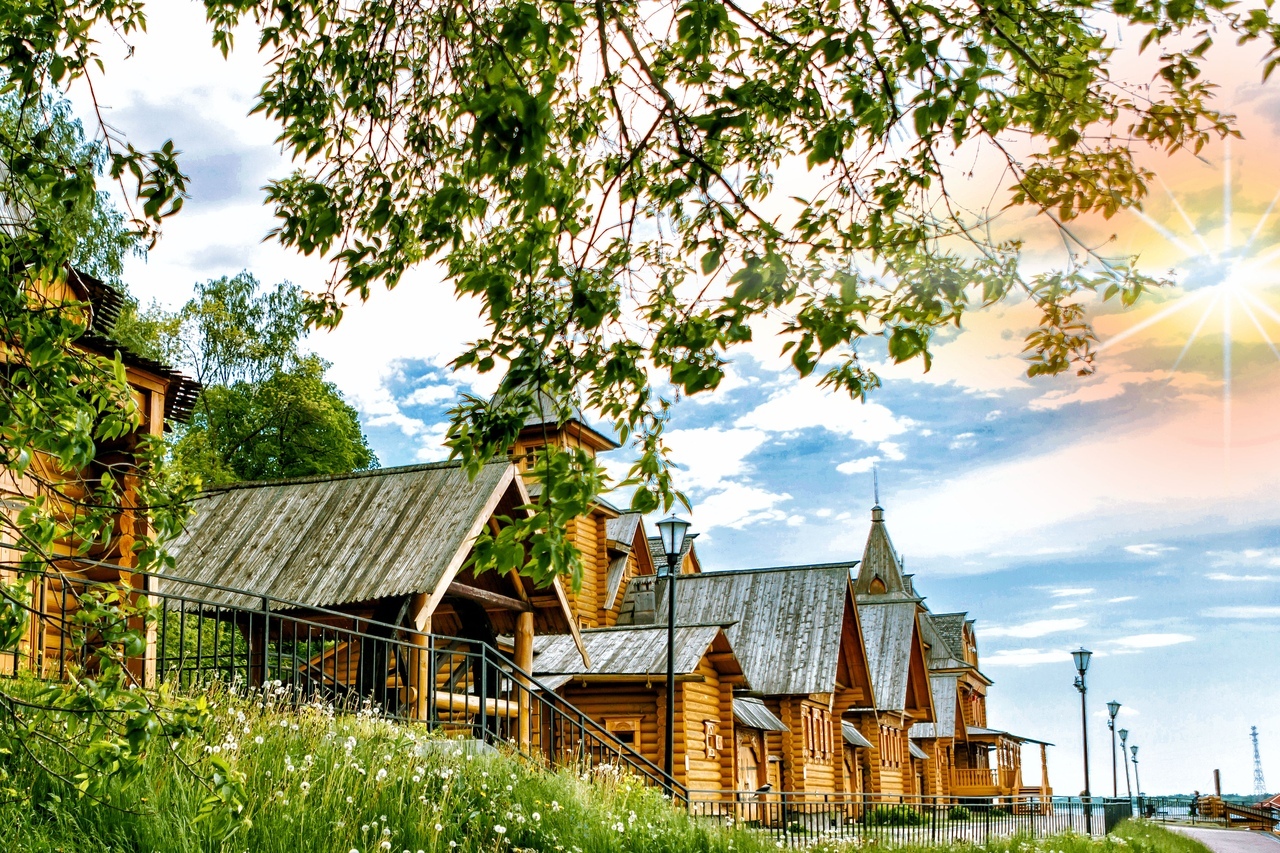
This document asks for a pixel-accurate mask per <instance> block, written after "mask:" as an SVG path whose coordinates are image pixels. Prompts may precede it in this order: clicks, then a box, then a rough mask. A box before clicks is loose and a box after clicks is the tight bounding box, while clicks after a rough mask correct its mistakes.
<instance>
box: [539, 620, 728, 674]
mask: <svg viewBox="0 0 1280 853" xmlns="http://www.w3.org/2000/svg"><path fill="white" fill-rule="evenodd" d="M582 642H583V645H584V646H585V647H586V649H587V654H588V656H589V657H590V658H591V666H590V667H587V668H584V667H583V665H582V656H581V655H580V654H579V652H578V647H577V646H576V645H575V644H574V641H573V638H572V637H568V636H559V637H539V638H537V639H536V640H535V649H536V653H535V656H534V659H533V674H534V675H535V676H537V677H538V678H539V679H540V680H542V681H544V682H545V683H547V684H548V685H549V686H558V685H559V684H563V683H564V681H565V680H567V679H562V678H556V676H580V675H581V676H588V677H589V676H592V675H608V676H628V675H633V676H637V677H642V676H643V677H652V678H654V679H655V680H660V679H662V678H665V677H666V672H667V629H666V627H648V626H643V627H642V626H629V627H625V628H589V629H587V630H585V631H583V632H582ZM675 647H676V655H675V672H676V674H678V675H687V674H689V673H691V672H693V671H694V670H696V669H697V668H698V665H699V664H700V663H701V662H702V658H703V656H704V655H705V654H707V652H708V651H710V650H712V649H713V648H714V650H715V651H723V652H731V651H732V648H731V644H730V643H729V641H728V639H726V638H725V636H724V632H723V630H722V629H721V627H720V626H719V625H689V626H684V625H681V626H677V627H676V636H675ZM720 660H721V664H720V665H721V666H722V667H725V666H727V667H728V671H729V672H730V673H732V674H735V675H736V674H737V673H738V672H740V671H741V670H740V669H739V668H738V666H737V664H736V662H735V661H733V658H732V656H731V655H730V656H728V657H724V658H721V659H720Z"/></svg>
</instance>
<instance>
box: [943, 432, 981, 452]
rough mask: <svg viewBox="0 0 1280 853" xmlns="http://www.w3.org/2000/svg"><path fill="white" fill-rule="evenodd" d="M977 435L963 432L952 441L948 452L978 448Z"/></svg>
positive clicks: (948, 446)
mask: <svg viewBox="0 0 1280 853" xmlns="http://www.w3.org/2000/svg"><path fill="white" fill-rule="evenodd" d="M976 435H977V434H976V433H972V432H962V433H960V434H959V435H957V436H955V437H954V438H952V439H951V443H950V444H948V445H947V449H948V450H965V449H967V448H970V447H977V446H978V442H977V440H976Z"/></svg>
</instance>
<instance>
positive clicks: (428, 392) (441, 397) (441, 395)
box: [400, 384, 458, 406]
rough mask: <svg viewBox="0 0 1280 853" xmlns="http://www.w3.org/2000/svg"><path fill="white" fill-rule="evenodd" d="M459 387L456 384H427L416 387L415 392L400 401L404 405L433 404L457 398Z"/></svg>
mask: <svg viewBox="0 0 1280 853" xmlns="http://www.w3.org/2000/svg"><path fill="white" fill-rule="evenodd" d="M457 398H458V388H457V386H455V385H448V384H445V385H426V386H423V387H422V388H416V389H414V391H413V393H412V394H410V395H409V396H407V397H405V398H404V399H403V400H401V401H400V405H402V406H431V405H434V404H436V403H443V402H445V401H446V400H456V399H457Z"/></svg>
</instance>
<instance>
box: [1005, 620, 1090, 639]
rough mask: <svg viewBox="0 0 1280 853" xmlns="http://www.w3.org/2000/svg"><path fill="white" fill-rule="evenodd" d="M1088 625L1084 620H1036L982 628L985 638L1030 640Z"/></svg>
mask: <svg viewBox="0 0 1280 853" xmlns="http://www.w3.org/2000/svg"><path fill="white" fill-rule="evenodd" d="M1087 624H1089V623H1088V622H1086V621H1085V620H1084V619H1036V620H1034V621H1032V622H1024V623H1022V624H1021V625H1010V626H1008V627H1003V628H983V629H982V634H983V636H985V637H1019V638H1021V639H1030V638H1032V637H1043V636H1045V635H1047V634H1057V633H1060V632H1062V631H1075V630H1078V629H1080V628H1083V627H1084V626H1085V625H1087Z"/></svg>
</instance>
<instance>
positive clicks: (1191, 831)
mask: <svg viewBox="0 0 1280 853" xmlns="http://www.w3.org/2000/svg"><path fill="white" fill-rule="evenodd" d="M1167 828H1168V829H1172V830H1173V831H1174V832H1181V833H1182V834H1183V835H1189V836H1191V837H1192V838H1194V839H1195V840H1196V841H1199V842H1200V843H1201V844H1203V845H1204V846H1205V847H1208V848H1209V849H1210V850H1212V851H1213V853H1280V838H1277V837H1276V836H1275V835H1272V834H1271V833H1267V832H1249V831H1247V830H1243V829H1202V828H1201V827H1198V826H1195V827H1192V826H1169V827H1167Z"/></svg>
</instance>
